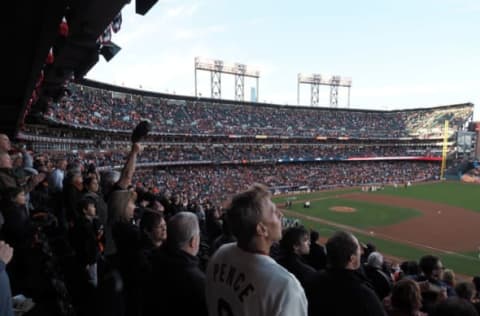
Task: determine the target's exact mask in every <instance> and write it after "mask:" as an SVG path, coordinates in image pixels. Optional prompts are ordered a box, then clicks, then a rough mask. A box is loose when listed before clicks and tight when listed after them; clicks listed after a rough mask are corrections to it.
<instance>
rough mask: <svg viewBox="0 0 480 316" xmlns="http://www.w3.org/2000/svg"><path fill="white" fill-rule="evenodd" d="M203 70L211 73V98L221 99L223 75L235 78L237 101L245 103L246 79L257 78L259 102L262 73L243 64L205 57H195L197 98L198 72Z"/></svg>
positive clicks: (196, 91) (196, 93)
mask: <svg viewBox="0 0 480 316" xmlns="http://www.w3.org/2000/svg"><path fill="white" fill-rule="evenodd" d="M198 70H203V71H208V72H210V75H211V82H210V85H211V97H212V98H221V85H222V82H221V74H228V75H234V76H235V100H238V101H244V98H245V93H244V91H245V84H244V83H245V77H250V78H255V79H256V81H257V89H256V101H257V102H258V95H259V93H258V81H259V78H260V71H259V70H258V69H254V68H252V67H250V66H247V65H245V64H242V63H226V62H224V61H223V60H220V59H209V58H205V57H195V96H198V90H197V71H198Z"/></svg>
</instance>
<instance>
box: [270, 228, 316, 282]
mask: <svg viewBox="0 0 480 316" xmlns="http://www.w3.org/2000/svg"><path fill="white" fill-rule="evenodd" d="M280 248H281V250H282V254H281V255H280V258H279V259H278V260H277V261H278V263H279V264H280V265H282V266H283V267H284V268H285V269H287V270H288V271H290V272H291V273H292V274H293V275H294V276H295V277H296V278H297V279H298V281H300V284H302V286H304V285H305V281H307V280H308V279H309V278H310V277H312V276H313V275H314V274H315V269H314V268H312V267H311V266H309V265H308V264H306V263H305V262H303V259H302V257H301V256H303V255H307V254H308V253H309V252H310V236H309V234H308V231H307V230H306V229H305V227H303V226H296V227H295V226H294V227H290V228H288V229H287V230H286V231H285V233H284V235H283V237H282V240H281V241H280Z"/></svg>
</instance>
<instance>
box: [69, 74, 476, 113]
mask: <svg viewBox="0 0 480 316" xmlns="http://www.w3.org/2000/svg"><path fill="white" fill-rule="evenodd" d="M77 82H78V83H79V84H82V85H85V86H89V87H93V88H98V89H104V90H109V91H117V92H122V93H129V94H135V95H142V96H149V97H161V98H168V99H173V100H188V101H209V102H212V103H217V104H244V105H249V106H262V107H272V106H275V107H281V108H293V109H301V108H303V109H312V108H313V107H312V106H295V105H283V104H272V103H257V102H245V101H236V100H226V99H213V98H206V97H194V96H185V95H177V94H166V93H160V92H154V91H146V90H139V89H135V88H130V87H124V86H116V85H113V84H109V83H104V82H99V81H95V80H90V79H81V80H78V81H77ZM467 106H468V107H471V108H472V111H473V107H474V104H473V103H460V104H450V105H438V106H432V107H418V108H413V109H412V108H409V109H396V110H373V109H372V110H369V109H348V108H330V107H317V109H318V110H329V111H351V112H384V113H385V112H386V113H395V112H413V111H419V110H422V111H426V110H439V109H449V108H455V107H467Z"/></svg>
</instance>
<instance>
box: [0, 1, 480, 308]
mask: <svg viewBox="0 0 480 316" xmlns="http://www.w3.org/2000/svg"><path fill="white" fill-rule="evenodd" d="M156 2H157V1H146V0H136V1H135V6H136V13H137V14H139V15H147V16H148V11H149V10H150V9H151V8H152V7H154V5H155V3H156ZM127 3H129V1H122V0H112V1H105V2H95V1H90V0H89V1H85V2H81V1H73V2H71V3H68V4H67V3H63V2H62V3H60V2H55V1H50V2H48V1H47V3H43V4H40V3H32V4H31V7H29V9H28V10H27V11H28V12H27V13H26V14H25V16H23V17H22V18H19V21H17V23H18V25H21V24H24V25H25V26H27V27H28V28H29V31H28V32H27V34H26V36H27V37H28V39H30V40H19V39H16V41H18V46H19V49H18V51H19V52H21V53H15V56H13V54H12V56H11V58H12V60H13V61H14V62H11V63H10V65H7V68H8V69H7V71H8V72H9V73H11V74H12V80H10V81H9V82H8V83H6V85H7V86H6V87H4V91H5V97H4V98H3V102H2V116H1V117H0V121H1V122H2V124H1V125H0V163H1V165H0V193H1V195H0V205H1V209H0V316H3V315H9V316H10V315H14V313H15V315H27V316H28V315H68V316H70V315H72V316H73V315H134V316H142V315H145V316H149V315H215V316H216V315H219V316H220V315H311V316H313V315H434V316H435V315H447V314H441V310H442V308H453V309H452V310H456V309H455V308H459V309H460V308H463V307H464V305H465V306H466V307H465V308H466V309H469V310H470V309H471V310H472V311H473V312H474V313H475V314H461V313H460V312H458V313H456V312H453V314H448V315H478V314H476V313H477V311H479V310H480V282H479V280H480V277H479V276H480V269H479V267H480V265H479V263H480V239H479V238H478V231H479V230H478V227H480V203H479V195H480V163H479V157H480V122H475V119H474V108H475V105H474V104H473V103H470V102H461V103H456V104H441V105H435V106H425V105H424V104H418V106H416V107H410V108H399V109H390V110H385V109H381V110H380V109H369V108H354V107H350V102H351V100H350V98H351V95H350V94H351V92H350V90H351V89H354V88H355V86H353V88H352V79H351V78H346V77H341V76H325V75H322V74H308V75H307V74H302V73H298V76H297V103H298V104H297V105H287V104H280V103H279V102H261V101H260V99H259V98H258V95H259V89H260V87H261V83H263V81H260V79H261V75H262V73H261V72H260V71H259V70H258V69H255V68H252V67H249V66H247V65H245V64H240V63H230V62H227V61H223V60H218V59H207V58H203V57H196V58H195V59H194V60H189V61H188V63H192V64H193V67H192V68H193V69H191V70H192V71H193V74H194V75H193V76H191V77H194V78H189V79H193V81H194V88H195V92H194V95H182V94H177V93H164V92H160V91H156V90H147V89H143V88H141V87H140V88H136V87H134V86H128V85H127V86H126V85H124V84H121V85H120V84H114V83H109V82H104V81H102V80H93V79H91V78H87V73H89V71H91V70H92V69H94V68H95V67H96V66H95V65H96V64H97V62H98V61H99V56H103V57H104V58H105V59H106V60H107V61H109V60H111V59H112V58H115V55H116V54H117V53H118V52H119V50H120V47H119V46H118V45H116V44H114V43H113V42H112V36H113V37H114V36H115V33H117V32H121V31H122V30H121V26H122V8H123V7H124V6H125V5H126V4H127ZM18 10H22V5H20V4H19V5H18V7H17V11H18ZM128 49H129V48H128V47H125V48H124V51H127V50H128ZM200 73H208V75H209V76H210V80H209V84H208V85H209V93H210V96H208V97H207V96H206V95H208V93H203V95H202V93H201V92H200V90H201V87H203V86H205V85H203V86H202V85H201V83H200V81H201V79H202V76H201V75H200ZM13 74H15V75H13ZM222 76H223V77H228V76H230V77H232V78H234V85H235V95H234V98H233V99H229V98H226V97H222V80H221V78H222ZM203 78H205V77H203ZM246 80H255V86H254V87H252V88H251V95H250V97H251V100H250V101H247V100H246V99H247V98H246V93H245V90H246V88H248V86H247V84H246V82H247V81H246ZM223 84H224V83H223ZM302 85H303V86H305V85H306V86H308V88H309V92H310V93H309V101H310V104H308V105H307V104H305V105H302V104H301V97H300V93H301V91H302V90H301V87H302ZM320 87H321V88H322V90H320ZM223 91H225V89H223ZM325 91H328V105H325V106H320V105H319V103H320V99H321V96H320V94H321V93H323V92H325ZM342 92H345V93H343V94H342ZM346 93H347V94H346ZM345 96H347V97H346V98H345ZM342 98H343V99H342ZM303 99H305V97H304V98H303ZM345 99H346V101H345ZM341 101H345V105H342V106H340V105H339V103H340V102H341ZM352 101H354V94H353V95H352ZM270 201H271V202H270ZM270 211H271V212H272V213H271V214H273V215H272V217H268V214H270V213H268V212H270ZM252 225H253V226H252ZM307 243H308V246H305V245H306V244H307ZM226 244H227V245H226ZM304 246H305V247H306V248H307V249H306V250H305V247H304ZM352 247H353V248H352ZM314 249H316V250H315V251H314ZM322 256H323V257H322ZM339 258H344V259H339ZM342 260H343V261H342ZM447 270H448V271H447ZM340 271H342V272H340ZM342 273H343V274H342ZM345 275H348V278H347V279H348V282H347V281H345V280H346V279H345V278H346V277H345ZM229 280H230V281H229ZM249 282H250V283H249ZM408 282H411V283H408ZM407 283H408V284H410V285H409V286H410V288H409V291H412V293H413V294H412V293H410V294H411V295H410V296H408V297H409V298H408V299H411V300H413V298H412V297H418V302H417V303H415V302H413V301H408V302H407V301H405V300H406V299H405V300H404V301H401V302H402V303H398V302H399V298H398V296H396V295H402V294H401V293H403V292H401V291H406V290H405V288H403V289H402V287H405V286H407V285H408V284H407ZM325 284H328V288H327V285H325ZM406 284H407V285H406ZM412 284H413V285H412ZM477 286H478V287H477ZM339 288H342V290H340V289H339ZM279 289H283V292H282V293H280V292H279V291H280V290H279ZM344 289H347V290H344ZM350 289H352V291H351V293H350V292H349V291H350ZM337 290H338V291H337ZM229 291H230V292H231V293H230V292H229ZM343 291H345V293H346V294H345V298H344V299H342V300H340V298H339V297H340V295H339V294H338V293H344V292H343ZM469 291H470V292H469ZM465 292H468V293H467V294H465ZM252 293H254V295H252ZM298 293H301V294H298ZM335 293H337V294H338V295H337V294H335ZM399 293H400V294H399ZM432 293H433V294H432ZM469 293H470V297H468V294H469ZM275 295H278V296H275ZM342 295H343V294H342ZM403 295H405V294H403ZM415 295H416V296H415ZM429 295H430V296H429ZM432 295H433V296H432ZM432 297H433V299H432ZM272 302H275V303H272ZM319 302H320V303H319ZM350 303H351V304H350ZM279 306H280V307H279ZM406 306H407V307H408V308H411V309H410V310H407V309H406V308H407V307H406ZM445 306H446V307H445ZM452 306H453V307H452ZM462 306H463V307H462ZM352 310H355V312H352ZM333 311H335V312H333ZM403 311H406V312H405V313H404V314H401V313H400V312H403Z"/></svg>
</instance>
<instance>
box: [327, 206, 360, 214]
mask: <svg viewBox="0 0 480 316" xmlns="http://www.w3.org/2000/svg"><path fill="white" fill-rule="evenodd" d="M329 210H330V211H333V212H338V213H353V212H356V211H357V210H356V209H354V208H353V207H348V206H332V207H331V208H329Z"/></svg>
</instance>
